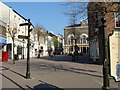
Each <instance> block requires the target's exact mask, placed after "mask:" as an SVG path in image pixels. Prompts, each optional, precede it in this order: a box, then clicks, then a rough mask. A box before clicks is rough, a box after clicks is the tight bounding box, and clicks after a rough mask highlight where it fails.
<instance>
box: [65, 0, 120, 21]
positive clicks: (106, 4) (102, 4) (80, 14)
mask: <svg viewBox="0 0 120 90" xmlns="http://www.w3.org/2000/svg"><path fill="white" fill-rule="evenodd" d="M113 1H114V0H113ZM113 1H112V2H110V1H108V0H99V1H97V2H94V1H93V2H92V1H91V2H80V1H77V2H76V1H73V0H72V1H71V0H68V2H67V3H65V4H63V5H64V6H65V7H66V11H65V12H64V14H65V15H68V16H69V17H70V20H71V19H72V17H73V15H76V17H77V18H79V19H86V20H87V13H88V12H98V11H94V10H89V11H88V8H89V7H93V6H95V8H96V7H97V8H99V9H102V10H101V11H102V12H103V13H104V14H106V13H110V12H118V11H120V1H118V2H113ZM111 5H115V7H114V9H111V8H110V7H111Z"/></svg>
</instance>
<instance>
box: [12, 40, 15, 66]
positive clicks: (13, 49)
mask: <svg viewBox="0 0 120 90" xmlns="http://www.w3.org/2000/svg"><path fill="white" fill-rule="evenodd" d="M12 40H13V64H15V58H14V39H12Z"/></svg>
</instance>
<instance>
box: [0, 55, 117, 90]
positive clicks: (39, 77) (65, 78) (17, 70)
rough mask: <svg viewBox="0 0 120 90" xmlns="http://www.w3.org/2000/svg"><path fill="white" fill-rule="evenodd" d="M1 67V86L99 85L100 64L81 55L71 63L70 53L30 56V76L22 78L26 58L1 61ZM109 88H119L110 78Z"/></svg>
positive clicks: (90, 86)
mask: <svg viewBox="0 0 120 90" xmlns="http://www.w3.org/2000/svg"><path fill="white" fill-rule="evenodd" d="M0 68H1V69H0V70H2V72H0V74H1V75H2V87H3V88H21V89H24V88H29V89H36V88H57V89H62V88H101V87H102V65H96V64H94V63H92V62H90V61H89V60H88V58H87V56H84V57H83V56H80V57H79V60H78V61H77V62H72V61H71V56H55V57H53V58H52V57H41V58H39V59H37V58H32V59H31V79H25V73H26V60H18V61H16V64H15V65H13V64H12V62H11V61H9V62H3V63H2V66H0ZM110 87H111V88H118V83H115V82H114V80H113V79H112V78H110ZM95 90H96V89H95ZM116 90H117V89H116Z"/></svg>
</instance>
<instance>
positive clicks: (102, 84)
mask: <svg viewBox="0 0 120 90" xmlns="http://www.w3.org/2000/svg"><path fill="white" fill-rule="evenodd" d="M93 80H94V81H95V82H97V83H99V84H100V85H103V84H102V83H101V82H100V81H98V80H95V79H93Z"/></svg>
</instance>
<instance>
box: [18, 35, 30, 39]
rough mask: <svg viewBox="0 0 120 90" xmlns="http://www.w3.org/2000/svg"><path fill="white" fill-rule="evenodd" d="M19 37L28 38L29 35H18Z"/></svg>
mask: <svg viewBox="0 0 120 90" xmlns="http://www.w3.org/2000/svg"><path fill="white" fill-rule="evenodd" d="M18 38H20V39H28V36H24V35H18Z"/></svg>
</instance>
